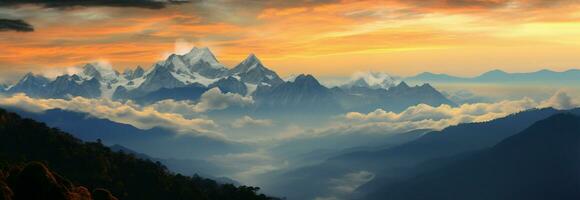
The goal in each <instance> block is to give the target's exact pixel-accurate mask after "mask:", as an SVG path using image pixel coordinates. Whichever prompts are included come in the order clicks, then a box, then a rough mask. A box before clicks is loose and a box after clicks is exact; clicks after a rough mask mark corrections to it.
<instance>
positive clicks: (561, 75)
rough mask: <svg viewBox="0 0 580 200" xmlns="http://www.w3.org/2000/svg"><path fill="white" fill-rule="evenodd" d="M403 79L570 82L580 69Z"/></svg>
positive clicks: (579, 75)
mask: <svg viewBox="0 0 580 200" xmlns="http://www.w3.org/2000/svg"><path fill="white" fill-rule="evenodd" d="M405 80H406V81H409V82H413V83H457V82H473V83H496V84H502V83H546V82H551V83H554V82H556V83H572V82H580V70H578V69H570V70H567V71H563V72H555V71H551V70H547V69H544V70H539V71H536V72H528V73H508V72H505V71H502V70H492V71H488V72H486V73H483V74H481V75H479V76H476V77H458V76H451V75H447V74H434V73H430V72H424V73H421V74H418V75H416V76H412V77H407V78H405Z"/></svg>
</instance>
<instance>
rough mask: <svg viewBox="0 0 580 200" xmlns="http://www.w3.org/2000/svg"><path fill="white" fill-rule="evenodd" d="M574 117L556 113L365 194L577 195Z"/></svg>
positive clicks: (528, 198)
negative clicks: (475, 150)
mask: <svg viewBox="0 0 580 200" xmlns="http://www.w3.org/2000/svg"><path fill="white" fill-rule="evenodd" d="M579 168H580V117H578V116H576V115H572V114H558V115H554V116H552V117H550V118H548V119H545V120H542V121H539V122H537V123H535V124H534V125H532V126H531V127H529V128H527V129H526V130H524V131H522V132H521V133H519V134H517V135H514V136H512V137H509V138H507V139H505V140H503V141H502V142H500V143H499V144H497V145H495V146H494V147H492V148H489V149H486V150H483V151H481V152H478V153H476V154H475V155H472V156H469V157H467V158H465V159H462V160H460V161H458V162H456V163H453V164H450V165H449V166H445V167H443V168H441V169H438V170H435V171H429V172H427V173H425V174H422V175H419V176H417V177H414V178H411V179H409V180H406V181H403V182H400V183H394V184H392V185H391V186H390V187H386V188H382V189H380V191H377V192H376V193H374V194H372V195H371V196H370V197H369V198H368V199H394V200H397V199H405V200H413V199H434V200H436V199H449V200H453V199H458V200H459V199H472V200H477V199H482V200H483V199H497V200H502V199H505V200H508V199H509V200H519V199H522V200H523V199H525V200H534V199H538V200H539V199H579V198H580V190H579V188H580V171H578V169H579Z"/></svg>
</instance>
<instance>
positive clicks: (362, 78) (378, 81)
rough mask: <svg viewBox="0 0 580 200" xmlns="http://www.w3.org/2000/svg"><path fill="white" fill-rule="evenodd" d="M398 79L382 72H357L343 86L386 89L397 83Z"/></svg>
mask: <svg viewBox="0 0 580 200" xmlns="http://www.w3.org/2000/svg"><path fill="white" fill-rule="evenodd" d="M399 82H400V80H399V79H398V78H396V77H393V76H391V75H389V74H387V73H382V72H359V73H355V74H354V75H353V76H352V77H351V79H350V80H349V81H348V82H347V83H346V84H344V85H343V87H347V88H350V87H369V88H373V89H378V88H382V89H388V88H390V87H393V86H395V85H397V83H399Z"/></svg>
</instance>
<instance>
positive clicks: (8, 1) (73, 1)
mask: <svg viewBox="0 0 580 200" xmlns="http://www.w3.org/2000/svg"><path fill="white" fill-rule="evenodd" d="M185 2H188V0H164V1H159V0H3V1H0V6H18V5H25V4H35V5H41V6H44V7H49V8H68V7H93V6H107V7H136V8H148V9H161V8H164V7H165V6H166V5H168V4H178V3H185Z"/></svg>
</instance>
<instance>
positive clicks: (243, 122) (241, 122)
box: [232, 115, 273, 128]
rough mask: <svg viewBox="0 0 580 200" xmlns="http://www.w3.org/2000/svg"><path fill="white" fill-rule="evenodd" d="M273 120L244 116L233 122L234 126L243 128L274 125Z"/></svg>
mask: <svg viewBox="0 0 580 200" xmlns="http://www.w3.org/2000/svg"><path fill="white" fill-rule="evenodd" d="M272 124H273V123H272V120H269V119H254V118H252V117H250V116H247V115H246V116H243V117H241V118H239V119H236V120H235V121H234V122H232V127H234V128H243V127H247V126H250V127H257V126H272Z"/></svg>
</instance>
